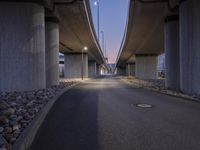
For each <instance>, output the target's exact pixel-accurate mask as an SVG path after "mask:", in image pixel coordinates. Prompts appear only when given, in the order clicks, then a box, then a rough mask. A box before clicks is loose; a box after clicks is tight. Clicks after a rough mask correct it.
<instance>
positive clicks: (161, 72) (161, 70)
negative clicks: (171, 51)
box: [157, 54, 165, 78]
mask: <svg viewBox="0 0 200 150" xmlns="http://www.w3.org/2000/svg"><path fill="white" fill-rule="evenodd" d="M157 72H158V77H162V78H164V77H165V54H161V55H159V56H158V65H157Z"/></svg>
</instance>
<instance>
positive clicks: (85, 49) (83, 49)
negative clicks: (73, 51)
mask: <svg viewBox="0 0 200 150" xmlns="http://www.w3.org/2000/svg"><path fill="white" fill-rule="evenodd" d="M87 50H88V47H87V46H84V47H83V48H82V50H81V77H82V80H83V52H84V51H85V52H86V51H87Z"/></svg>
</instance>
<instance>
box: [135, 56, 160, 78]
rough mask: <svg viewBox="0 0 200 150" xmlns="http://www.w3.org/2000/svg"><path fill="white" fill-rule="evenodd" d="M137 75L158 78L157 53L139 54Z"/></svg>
mask: <svg viewBox="0 0 200 150" xmlns="http://www.w3.org/2000/svg"><path fill="white" fill-rule="evenodd" d="M135 64H136V71H135V76H136V77H137V78H140V79H156V78H157V55H154V54H137V55H136V62H135Z"/></svg>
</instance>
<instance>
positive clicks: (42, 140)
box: [31, 78, 200, 150]
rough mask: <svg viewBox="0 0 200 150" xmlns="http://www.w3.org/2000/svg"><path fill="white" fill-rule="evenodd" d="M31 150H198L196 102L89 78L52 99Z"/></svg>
mask: <svg viewBox="0 0 200 150" xmlns="http://www.w3.org/2000/svg"><path fill="white" fill-rule="evenodd" d="M138 103H147V104H151V105H153V107H152V108H139V107H136V104H138ZM31 150H200V103H197V102H191V101H187V100H183V99H179V98H174V97H171V96H166V95H162V94H158V93H155V92H151V91H148V90H144V89H134V88H132V87H130V86H128V85H126V84H124V83H122V82H121V81H119V80H118V79H114V78H102V79H95V80H91V81H87V82H85V83H82V84H80V85H79V86H76V87H74V88H73V89H71V90H69V91H68V92H66V93H65V94H64V95H63V96H62V97H61V98H60V99H59V100H58V101H57V102H56V103H55V105H54V106H53V108H52V110H51V111H50V113H49V114H48V116H47V118H46V119H45V121H44V123H43V125H42V126H41V128H40V129H39V132H38V134H37V136H36V138H35V141H34V142H33V145H32V146H31Z"/></svg>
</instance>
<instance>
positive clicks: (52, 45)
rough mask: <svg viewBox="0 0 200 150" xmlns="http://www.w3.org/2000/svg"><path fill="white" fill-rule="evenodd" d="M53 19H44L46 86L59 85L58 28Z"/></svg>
mask: <svg viewBox="0 0 200 150" xmlns="http://www.w3.org/2000/svg"><path fill="white" fill-rule="evenodd" d="M53 18H54V17H46V18H45V20H46V22H45V35H46V36H45V43H46V55H45V61H46V86H47V87H50V86H52V85H58V84H59V62H58V57H59V27H58V22H57V21H56V19H53Z"/></svg>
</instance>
